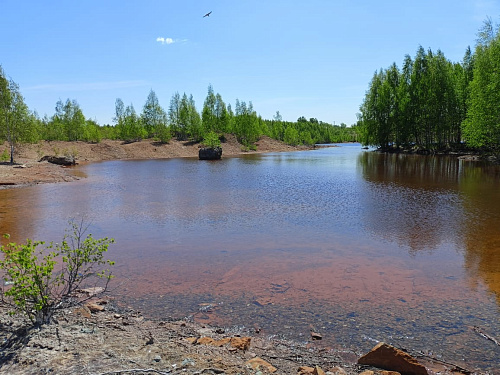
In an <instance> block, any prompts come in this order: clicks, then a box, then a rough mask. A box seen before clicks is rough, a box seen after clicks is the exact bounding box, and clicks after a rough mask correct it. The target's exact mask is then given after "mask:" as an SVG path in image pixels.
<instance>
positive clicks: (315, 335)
mask: <svg viewBox="0 0 500 375" xmlns="http://www.w3.org/2000/svg"><path fill="white" fill-rule="evenodd" d="M311 338H312V339H313V340H322V339H323V336H321V335H320V334H319V333H317V332H311Z"/></svg>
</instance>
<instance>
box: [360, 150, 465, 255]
mask: <svg viewBox="0 0 500 375" xmlns="http://www.w3.org/2000/svg"><path fill="white" fill-rule="evenodd" d="M358 166H359V167H360V168H361V173H362V175H363V177H364V179H365V180H366V181H367V182H368V184H367V187H368V189H367V191H366V194H365V195H364V196H363V199H365V200H366V201H365V202H363V204H362V206H363V209H364V210H365V223H366V225H367V227H368V229H369V230H370V231H371V232H373V233H375V234H376V235H378V236H380V237H382V238H384V239H387V240H391V241H396V242H397V243H398V244H399V245H401V246H406V247H409V251H410V253H415V252H418V251H425V250H427V251H432V250H435V249H436V248H437V247H438V246H439V245H440V244H441V243H443V242H452V243H455V244H456V245H457V246H459V244H460V243H461V235H460V225H457V223H460V222H461V220H462V217H463V212H462V207H461V202H460V199H459V197H458V194H457V193H456V192H454V191H453V190H456V186H457V174H458V160H457V159H456V158H455V159H453V158H442V157H427V158H426V157H422V156H418V155H398V154H379V153H374V152H371V153H370V152H366V153H362V154H361V155H360V157H359V159H358Z"/></svg>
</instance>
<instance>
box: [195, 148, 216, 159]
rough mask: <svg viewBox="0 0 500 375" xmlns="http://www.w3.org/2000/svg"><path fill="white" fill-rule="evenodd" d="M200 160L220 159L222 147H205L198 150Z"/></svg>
mask: <svg viewBox="0 0 500 375" xmlns="http://www.w3.org/2000/svg"><path fill="white" fill-rule="evenodd" d="M198 157H199V159H200V160H218V159H220V158H221V157H222V148H220V147H214V148H212V147H203V148H200V150H199V151H198Z"/></svg>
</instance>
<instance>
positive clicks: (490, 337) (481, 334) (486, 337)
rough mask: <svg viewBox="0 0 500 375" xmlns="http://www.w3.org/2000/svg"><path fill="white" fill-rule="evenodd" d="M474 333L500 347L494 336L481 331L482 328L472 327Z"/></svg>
mask: <svg viewBox="0 0 500 375" xmlns="http://www.w3.org/2000/svg"><path fill="white" fill-rule="evenodd" d="M472 329H473V331H474V332H476V333H477V334H478V335H479V336H482V337H484V338H485V339H486V340H490V341H493V342H494V343H495V344H496V345H498V346H500V342H499V341H498V340H497V339H496V338H494V337H493V336H491V335H488V334H487V333H485V332H484V331H483V330H481V328H479V327H477V326H474V327H472Z"/></svg>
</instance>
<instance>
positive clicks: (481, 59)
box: [358, 19, 500, 154]
mask: <svg viewBox="0 0 500 375" xmlns="http://www.w3.org/2000/svg"><path fill="white" fill-rule="evenodd" d="M499 72H500V30H499V27H498V26H494V25H493V23H492V20H491V19H487V20H486V21H485V22H484V24H483V26H482V28H481V29H480V30H479V32H478V34H477V44H476V46H475V50H474V52H472V51H471V49H470V47H468V48H467V49H466V51H465V55H464V57H463V60H462V61H461V62H460V63H453V62H451V61H449V60H448V59H446V57H445V56H444V54H443V53H442V52H441V51H440V50H438V51H437V52H433V51H432V50H431V49H429V50H427V51H425V50H424V48H423V47H422V46H420V47H419V48H418V50H417V52H416V54H415V57H414V58H411V57H410V56H409V55H406V56H405V58H404V61H403V65H402V68H401V69H399V68H398V67H397V65H396V63H393V64H392V65H391V66H390V67H389V68H387V69H380V70H379V71H377V72H375V74H374V75H373V78H372V80H371V82H370V84H369V87H368V90H367V92H366V95H365V98H364V100H363V103H362V104H361V106H360V113H359V114H358V132H359V137H360V138H359V140H360V141H361V142H362V143H363V144H366V145H373V146H377V147H379V148H381V149H383V150H386V151H402V150H407V151H416V152H423V153H434V152H446V151H453V150H465V149H467V150H472V151H475V152H485V153H495V154H498V153H499V151H500V74H499Z"/></svg>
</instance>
